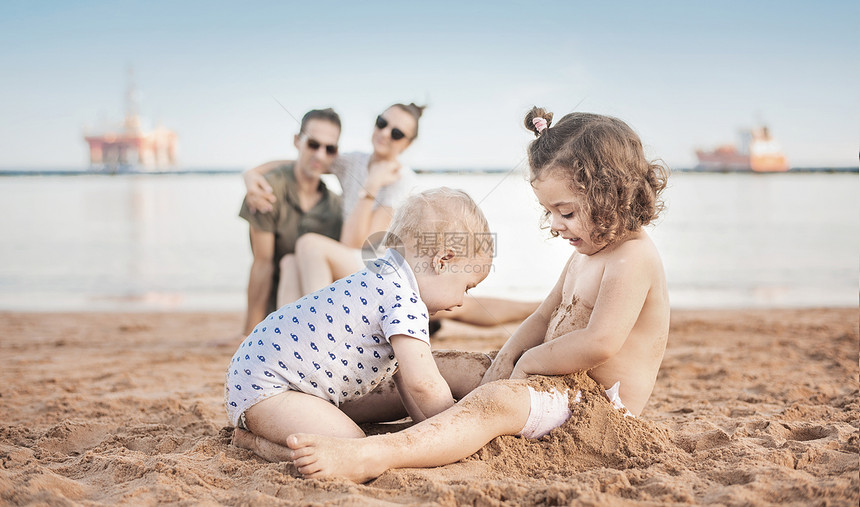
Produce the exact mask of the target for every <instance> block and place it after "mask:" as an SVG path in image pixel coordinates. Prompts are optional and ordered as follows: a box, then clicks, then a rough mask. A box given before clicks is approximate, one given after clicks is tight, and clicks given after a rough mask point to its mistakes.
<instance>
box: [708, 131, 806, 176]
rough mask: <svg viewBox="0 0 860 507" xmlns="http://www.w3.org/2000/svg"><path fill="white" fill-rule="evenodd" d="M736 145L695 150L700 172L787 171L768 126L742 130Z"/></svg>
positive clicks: (786, 164) (781, 154) (783, 157)
mask: <svg viewBox="0 0 860 507" xmlns="http://www.w3.org/2000/svg"><path fill="white" fill-rule="evenodd" d="M740 136H741V139H740V143H739V145H738V146H733V145H723V146H720V147H718V148H717V149H715V150H713V151H704V150H696V156H697V157H698V158H699V165H698V166H696V169H699V170H702V171H755V172H762V173H768V172H784V171H788V167H789V166H788V160H786V158H785V155H783V153H782V150H781V149H780V147H779V145H778V144H777V142H776V141H775V140H774V139H773V137H772V136H771V135H770V131H769V130H768V128H767V127H765V126H762V127H758V128H755V129H752V130H743V131H741V133H740Z"/></svg>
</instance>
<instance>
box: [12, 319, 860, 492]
mask: <svg viewBox="0 0 860 507" xmlns="http://www.w3.org/2000/svg"><path fill="white" fill-rule="evenodd" d="M241 318H242V316H241V315H240V314H238V313H159V314H144V313H109V314H95V313H70V314H41V313H0V329H2V337H0V357H2V359H3V365H2V369H0V503H3V504H12V505H17V504H43V505H73V504H86V505H100V504H117V503H121V504H134V505H151V504H156V503H179V504H210V505H215V504H225V505H248V504H261V505H263V504H264V505H275V504H284V505H305V504H319V505H322V504H339V505H358V504H361V505H365V504H370V505H374V504H375V505H390V504H432V505H452V506H453V505H462V504H476V505H529V504H550V505H555V504H568V503H575V504H586V505H629V504H637V503H646V504H665V503H681V504H722V505H760V504H785V503H788V504H796V505H850V506H856V505H857V504H858V501H860V477H858V472H860V460H859V459H858V427H860V422H858V421H860V406H858V310H857V308H853V309H851V308H849V309H803V310H748V311H744V310H709V311H692V310H687V311H674V312H673V315H672V328H671V333H670V339H669V345H668V349H667V352H666V357H665V359H664V361H663V367H662V369H661V372H660V375H659V377H658V381H657V385H656V388H655V390H654V394H653V395H652V397H651V400H650V402H649V404H648V406H647V407H646V408H645V411H644V412H643V414H642V417H641V418H640V419H638V420H636V421H635V422H628V423H625V424H623V425H619V424H604V423H602V422H601V421H600V420H599V419H598V418H596V417H591V416H589V415H588V414H585V415H583V421H582V423H581V425H580V426H579V427H576V428H562V429H559V430H556V431H555V432H553V433H551V434H550V435H548V436H547V437H544V439H542V440H540V441H525V440H523V439H520V438H516V437H502V438H498V439H496V440H494V441H493V442H491V443H490V444H489V445H487V446H486V447H485V448H484V449H482V450H481V451H479V452H478V453H476V454H475V455H473V456H471V457H470V458H468V459H466V460H463V461H461V462H458V463H455V464H452V465H449V466H445V467H441V468H436V469H429V470H420V469H404V470H394V471H389V472H387V473H385V474H384V475H382V476H381V477H380V478H378V479H377V480H375V481H372V482H370V483H368V484H366V485H356V484H352V483H350V482H347V481H343V480H325V481H319V480H305V479H302V478H300V477H298V476H297V474H296V471H295V469H294V468H293V467H292V466H291V465H290V464H287V463H281V464H276V463H267V462H264V461H262V460H260V459H258V458H256V457H255V456H253V455H252V454H250V453H249V452H247V451H245V450H242V449H238V448H236V447H233V446H232V445H230V437H231V434H232V429H231V428H229V427H228V426H227V424H226V416H225V415H224V410H223V407H222V403H223V379H224V375H223V373H224V369H225V367H226V365H227V363H228V362H229V359H230V357H231V355H232V353H233V352H234V348H233V347H232V346H221V347H215V346H212V345H210V343H211V342H212V341H213V340H221V339H224V338H225V337H226V336H228V335H230V333H231V331H233V330H236V329H238V328H239V327H240V324H241ZM515 327H516V325H515V324H511V325H507V326H501V327H497V328H474V327H470V326H467V325H463V324H457V323H452V322H446V323H445V325H444V326H443V328H442V330H441V331H440V333H439V334H438V335H437V336H436V337H435V341H434V347H435V348H437V349H460V350H475V351H489V350H494V349H498V348H499V347H500V346H501V344H502V343H503V342H504V340H505V338H506V337H507V336H508V334H509V332H510V331H512V330H513V329H514V328H515ZM610 423H612V421H610ZM397 427H398V426H397V425H376V426H373V427H368V428H367V430H368V431H369V432H383V431H390V430H392V429H396V428H397Z"/></svg>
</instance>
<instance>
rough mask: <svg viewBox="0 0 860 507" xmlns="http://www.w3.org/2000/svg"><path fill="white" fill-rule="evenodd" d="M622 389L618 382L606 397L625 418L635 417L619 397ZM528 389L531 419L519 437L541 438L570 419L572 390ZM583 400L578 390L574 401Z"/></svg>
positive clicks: (607, 391) (527, 421)
mask: <svg viewBox="0 0 860 507" xmlns="http://www.w3.org/2000/svg"><path fill="white" fill-rule="evenodd" d="M620 387H621V382H616V383H615V385H613V386H612V387H610V388H609V389H607V390H606V397H607V398H609V402H610V403H612V406H613V407H615V408H616V409H618V410H621V411H623V413H624V417H634V415H633V414H631V413H630V411H629V410H627V407H625V406H624V404H623V403H621V398H619V397H618V390H619V388H620ZM528 388H529V400H530V403H531V406H530V407H529V418H528V419H527V420H526V425H525V426H523V429H522V430H521V431H520V432H519V433H518V435H521V436H524V437H526V438H540V437H542V436H544V435H546V434H547V433H549V432H550V431H552V430H554V429H555V428H558V427H559V426H561V425H562V424H564V423H565V421H567V420H568V419H570V416H571V412H570V407H569V405H570V395H569V394H570V390H568V389H565V390H564V392H560V391H559V390H558V389H556V388H552V389H550V390H549V391H536V390H535V389H534V388H533V387H531V386H528ZM581 399H582V392H580V391H579V390H577V391H576V395H575V396H574V398H573V401H574V402H575V403H579V402H580V400H581Z"/></svg>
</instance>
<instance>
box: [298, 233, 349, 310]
mask: <svg viewBox="0 0 860 507" xmlns="http://www.w3.org/2000/svg"><path fill="white" fill-rule="evenodd" d="M296 259H297V262H298V265H299V268H300V269H299V276H300V277H301V278H300V279H301V283H302V291H303V292H304V294H302V295H303V296H304V295H306V294H310V293H311V292H314V291H316V290H319V289H322V288H323V287H325V286H326V285H328V284H330V283H332V282H333V281H335V280H339V279H341V278H343V277H345V276H349V275H351V274H352V273H355V272H356V271H360V270H361V269H362V268H364V266H363V265H362V263H361V257H360V256H359V254H357V253H356V250H355V249H354V248H349V247H348V246H346V245H344V244H343V243H340V242H338V241H336V240H333V239H331V238H329V237H328V236H323V235H322V234H317V233H314V232H310V233H307V234H302V235H301V236H300V237H299V239H298V241H296Z"/></svg>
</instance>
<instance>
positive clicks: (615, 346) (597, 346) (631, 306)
mask: <svg viewBox="0 0 860 507" xmlns="http://www.w3.org/2000/svg"><path fill="white" fill-rule="evenodd" d="M650 273H651V269H650V266H649V265H648V262H647V261H646V260H644V259H637V258H636V257H635V256H631V255H627V256H624V257H621V256H619V257H618V258H616V259H614V260H613V261H611V262H609V263H607V265H606V268H605V269H604V273H603V278H602V279H601V282H600V288H599V290H598V293H597V301H596V302H595V305H594V310H593V311H592V313H591V318H590V319H589V321H588V326H586V327H585V328H584V329H579V330H576V331H572V332H570V333H567V334H565V335H562V336H559V337H558V338H556V339H555V340H552V341H550V342H547V343H544V344H542V345H539V346H537V347H534V348H532V349H530V350H528V351H527V352H526V353H524V354H523V355H522V357H521V358H520V359H519V361H517V365H516V367H515V368H514V372H513V373H512V374H511V378H525V376H526V375H534V374H539V375H566V374H568V373H573V372H576V371H581V370H590V369H592V368H595V367H597V366H600V365H601V364H603V363H605V362H606V361H608V360H609V359H611V358H612V357H613V356H614V355H615V354H617V353H618V351H619V350H621V347H623V346H624V342H625V341H626V340H627V337H628V336H630V332H631V330H632V329H633V326H634V325H635V324H636V320H637V319H638V318H639V314H640V312H641V310H642V307H643V305H644V304H645V298H646V297H647V295H648V291H649V290H650V288H651V275H650Z"/></svg>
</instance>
